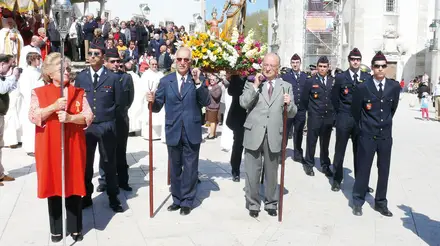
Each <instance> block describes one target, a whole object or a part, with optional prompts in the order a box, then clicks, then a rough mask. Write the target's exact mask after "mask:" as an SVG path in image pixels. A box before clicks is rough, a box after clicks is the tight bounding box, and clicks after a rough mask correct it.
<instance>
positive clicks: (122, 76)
mask: <svg viewBox="0 0 440 246" xmlns="http://www.w3.org/2000/svg"><path fill="white" fill-rule="evenodd" d="M116 74H117V75H118V76H119V83H120V84H121V87H122V91H121V93H122V94H121V101H120V108H121V110H120V113H121V116H122V117H125V116H127V114H128V109H130V107H131V104H132V103H133V100H134V84H133V78H132V77H131V75H130V74H128V73H124V72H118V73H116Z"/></svg>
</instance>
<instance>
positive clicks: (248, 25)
mask: <svg viewBox="0 0 440 246" xmlns="http://www.w3.org/2000/svg"><path fill="white" fill-rule="evenodd" d="M268 23H269V16H268V11H267V10H260V11H258V12H255V13H252V14H250V15H248V16H246V21H245V22H244V27H245V34H246V35H247V34H248V32H249V30H251V29H253V30H254V33H255V36H254V38H255V40H260V41H261V42H263V43H267V33H268Z"/></svg>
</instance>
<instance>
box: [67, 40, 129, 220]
mask: <svg viewBox="0 0 440 246" xmlns="http://www.w3.org/2000/svg"><path fill="white" fill-rule="evenodd" d="M104 53H105V51H104V48H103V47H98V46H96V45H92V46H91V47H90V49H89V52H88V56H89V63H90V68H86V69H84V70H83V71H81V72H80V73H79V74H78V76H77V77H76V80H75V86H76V87H80V88H83V89H84V90H85V92H86V97H87V101H88V103H89V104H90V107H91V109H92V111H93V114H94V115H95V118H94V120H93V123H92V124H91V125H90V126H89V127H88V128H87V130H86V147H87V160H86V174H85V182H86V192H87V195H86V196H85V197H83V201H82V202H83V208H86V207H89V206H92V204H93V202H92V193H93V184H92V178H93V163H94V160H95V151H96V146H97V145H99V155H100V156H101V158H103V163H104V164H103V165H102V166H103V168H104V172H105V179H106V183H107V195H108V197H109V201H110V207H111V208H112V209H113V211H115V212H123V209H122V207H121V202H120V201H119V199H118V197H117V195H118V194H119V189H118V181H117V175H116V172H117V171H116V162H115V151H116V125H115V120H116V117H117V115H118V112H119V110H121V109H120V105H121V102H120V97H121V95H122V92H121V90H122V86H121V83H120V82H119V78H118V76H117V75H116V74H114V73H112V72H110V71H109V70H108V69H107V68H105V67H104V66H103V64H104Z"/></svg>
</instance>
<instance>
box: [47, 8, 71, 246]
mask: <svg viewBox="0 0 440 246" xmlns="http://www.w3.org/2000/svg"><path fill="white" fill-rule="evenodd" d="M51 9H52V14H53V19H54V24H55V28H56V30H57V31H58V32H59V33H60V38H61V47H60V49H61V50H60V53H61V68H60V75H61V80H60V81H61V83H60V97H61V98H63V97H64V70H65V64H64V63H65V58H64V41H65V40H66V36H67V34H68V33H69V29H70V25H71V24H72V11H73V8H72V4H71V3H70V0H57V1H56V3H55V4H54V5H52V7H51ZM64 134H65V132H64V123H61V194H62V195H61V204H62V209H61V211H62V220H63V245H64V246H66V245H67V244H66V235H67V228H66V227H67V223H66V220H67V213H66V177H65V160H64V145H65V142H64V141H65V136H64Z"/></svg>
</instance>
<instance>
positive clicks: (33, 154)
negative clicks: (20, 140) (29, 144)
mask: <svg viewBox="0 0 440 246" xmlns="http://www.w3.org/2000/svg"><path fill="white" fill-rule="evenodd" d="M27 155H28V156H31V157H35V153H32V152H29V153H27Z"/></svg>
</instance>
